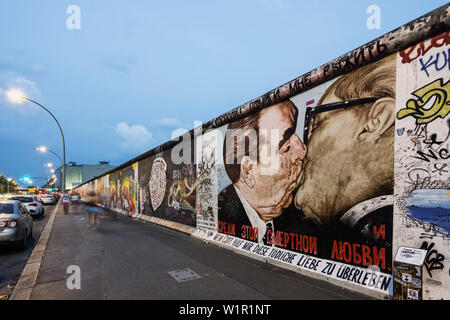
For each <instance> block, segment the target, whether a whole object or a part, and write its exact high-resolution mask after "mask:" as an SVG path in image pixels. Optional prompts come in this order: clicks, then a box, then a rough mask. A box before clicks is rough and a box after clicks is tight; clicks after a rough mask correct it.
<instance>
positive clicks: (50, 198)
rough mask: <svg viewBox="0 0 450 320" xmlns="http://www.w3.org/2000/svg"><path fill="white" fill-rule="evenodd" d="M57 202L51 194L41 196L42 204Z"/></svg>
mask: <svg viewBox="0 0 450 320" xmlns="http://www.w3.org/2000/svg"><path fill="white" fill-rule="evenodd" d="M56 202H58V201H57V200H56V198H55V196H53V195H51V194H46V195H42V196H41V203H42V204H56Z"/></svg>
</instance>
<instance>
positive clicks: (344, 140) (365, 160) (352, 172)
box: [295, 92, 394, 224]
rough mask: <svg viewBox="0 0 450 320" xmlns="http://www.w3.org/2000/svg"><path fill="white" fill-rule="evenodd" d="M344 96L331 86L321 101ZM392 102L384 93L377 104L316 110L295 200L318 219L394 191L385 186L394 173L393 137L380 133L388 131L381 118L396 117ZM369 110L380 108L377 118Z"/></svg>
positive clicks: (326, 220)
mask: <svg viewBox="0 0 450 320" xmlns="http://www.w3.org/2000/svg"><path fill="white" fill-rule="evenodd" d="M340 100H341V99H339V98H338V97H336V96H335V94H334V92H330V93H329V94H327V96H326V97H325V98H324V99H323V101H322V104H327V103H331V102H336V101H340ZM393 103H394V102H393V100H392V99H379V100H378V101H377V102H375V103H374V104H372V105H370V104H367V105H364V106H353V107H349V108H343V109H337V110H333V111H328V112H323V113H317V114H315V115H313V117H312V118H311V119H310V122H309V126H308V131H307V132H308V154H307V156H306V159H305V162H304V167H303V171H302V173H301V175H300V177H299V185H300V187H299V189H298V191H297V193H296V196H295V206H296V207H297V208H299V209H301V210H302V211H303V213H304V214H305V215H306V216H307V217H309V218H311V219H312V220H314V221H315V222H316V223H317V224H331V223H333V222H335V221H336V220H338V219H339V218H340V217H341V216H342V215H343V214H344V213H345V212H346V211H347V210H349V209H350V208H351V207H352V206H354V205H355V204H357V203H359V202H362V201H365V200H368V199H370V198H372V197H374V196H377V195H383V194H389V193H390V192H391V191H390V190H385V189H383V188H382V187H383V185H386V184H389V183H388V182H389V180H390V179H389V177H390V176H392V175H393V173H392V169H391V167H392V166H393V159H392V154H393V150H390V149H391V147H392V143H391V144H389V143H386V142H385V141H387V140H388V139H384V140H383V142H382V141H380V140H379V139H378V138H379V137H380V134H382V133H384V132H382V131H381V129H380V128H381V127H382V124H383V123H390V122H391V121H392V122H393V119H392V120H391V119H390V118H391V112H390V111H389V110H391V109H392V110H393V108H394V104H393ZM370 110H372V111H373V110H380V111H379V112H377V111H373V113H374V114H375V115H374V118H373V119H372V118H371V116H370V114H371V112H370ZM385 114H389V115H390V116H389V117H388V116H384V115H385ZM386 127H387V126H386ZM390 140H393V137H392V139H390ZM389 146H391V147H389Z"/></svg>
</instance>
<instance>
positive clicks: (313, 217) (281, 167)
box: [218, 55, 396, 292]
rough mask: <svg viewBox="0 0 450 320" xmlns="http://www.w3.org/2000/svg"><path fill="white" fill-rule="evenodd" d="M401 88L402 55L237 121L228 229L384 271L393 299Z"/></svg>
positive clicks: (226, 152)
mask: <svg viewBox="0 0 450 320" xmlns="http://www.w3.org/2000/svg"><path fill="white" fill-rule="evenodd" d="M395 83H396V55H392V56H390V57H388V58H385V59H383V60H381V61H378V62H375V63H372V64H370V65H367V66H365V67H362V68H359V69H357V70H356V71H353V72H352V73H349V74H347V75H344V76H342V77H340V78H338V79H336V80H333V81H330V82H328V83H325V84H323V85H321V86H318V87H316V88H314V89H312V90H309V91H307V92H305V93H303V94H300V95H298V96H296V97H293V98H291V99H290V100H287V101H283V102H281V103H278V104H276V105H273V106H271V107H268V108H265V109H262V110H261V111H260V112H257V113H255V114H252V115H250V116H248V117H245V118H243V119H241V120H238V121H235V122H232V123H230V124H229V125H228V126H227V131H226V133H225V137H224V139H223V143H222V144H223V146H222V147H223V153H222V157H223V162H224V166H225V170H226V173H227V176H228V178H229V182H230V183H229V184H228V185H225V184H224V183H222V184H221V185H222V186H223V187H222V189H221V190H219V195H218V206H219V213H218V216H219V225H218V231H219V232H220V233H223V234H227V235H230V236H234V237H238V238H241V239H244V240H247V241H251V242H257V243H259V244H260V245H266V246H272V247H279V248H283V249H286V250H290V251H296V252H299V253H304V254H307V255H310V256H314V257H318V258H321V259H323V260H324V261H325V260H328V261H334V262H339V263H344V264H349V265H353V266H355V267H360V268H371V269H374V270H378V271H381V272H382V273H384V274H385V275H386V274H387V275H388V276H387V277H388V278H389V281H386V282H384V284H383V290H384V291H386V292H387V291H388V290H389V287H390V286H391V281H390V280H391V278H390V273H391V268H392V219H393V192H394V190H393V188H394V131H395V127H394V122H395V89H396V84H395ZM322 264H325V262H323V263H322ZM355 270H356V269H355Z"/></svg>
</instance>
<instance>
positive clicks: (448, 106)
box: [397, 78, 450, 125]
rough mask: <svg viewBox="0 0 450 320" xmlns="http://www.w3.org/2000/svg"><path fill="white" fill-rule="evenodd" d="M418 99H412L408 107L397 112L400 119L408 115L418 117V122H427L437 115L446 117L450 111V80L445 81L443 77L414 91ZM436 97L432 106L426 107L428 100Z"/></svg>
mask: <svg viewBox="0 0 450 320" xmlns="http://www.w3.org/2000/svg"><path fill="white" fill-rule="evenodd" d="M412 94H413V95H414V96H416V97H417V100H415V99H410V100H408V102H407V103H406V108H405V109H401V110H400V111H399V112H398V113H397V117H398V118H399V119H403V118H405V117H408V116H412V117H414V118H416V124H417V125H420V124H427V123H430V122H432V121H433V120H434V119H436V118H437V117H441V118H445V117H446V116H447V115H448V113H449V112H450V101H449V97H450V81H447V82H446V83H445V84H444V83H443V79H442V78H440V79H437V80H436V81H433V82H432V83H430V84H428V85H426V86H425V87H422V88H420V89H419V90H416V91H414V92H413V93H412ZM433 98H435V100H434V103H433V105H432V106H431V107H427V108H424V106H425V105H427V103H428V102H430V101H432V99H433Z"/></svg>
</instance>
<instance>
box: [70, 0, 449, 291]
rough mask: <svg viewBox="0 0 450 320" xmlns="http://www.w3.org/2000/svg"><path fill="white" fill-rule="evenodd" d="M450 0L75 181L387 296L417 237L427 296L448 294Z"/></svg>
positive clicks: (151, 213) (276, 259)
mask: <svg viewBox="0 0 450 320" xmlns="http://www.w3.org/2000/svg"><path fill="white" fill-rule="evenodd" d="M449 8H450V5H446V6H443V7H441V8H439V9H437V10H435V11H433V12H431V13H430V14H428V15H425V16H423V17H421V18H419V19H417V20H415V21H413V22H411V23H409V24H407V25H405V26H402V27H400V28H398V29H397V30H394V31H393V32H391V33H388V34H386V35H385V36H383V37H380V38H378V39H376V40H374V41H372V42H371V43H369V44H367V45H365V46H362V47H361V48H358V49H356V50H354V51H352V52H350V53H348V54H346V55H344V56H342V57H340V58H338V59H335V60H333V61H332V62H330V63H328V64H325V65H324V66H322V67H320V68H317V69H315V70H313V71H311V72H309V73H307V74H306V75H303V76H301V77H299V78H297V79H294V80H293V81H291V82H288V83H286V84H284V85H282V86H280V87H278V88H276V89H274V90H272V91H270V92H268V93H267V94H265V95H263V96H261V97H259V98H257V99H255V100H252V101H250V102H248V103H246V104H244V105H242V106H240V107H238V108H235V109H233V110H232V111H230V112H228V113H226V114H224V115H222V116H220V117H218V118H216V119H214V120H212V121H210V122H208V123H206V124H204V125H203V126H201V128H200V129H201V130H200V134H198V131H197V134H193V133H195V132H193V131H191V132H190V133H189V134H188V135H185V136H184V137H183V139H179V140H178V141H175V142H173V141H172V142H170V143H169V142H168V143H166V144H164V145H163V146H160V147H158V148H155V149H153V150H152V151H151V152H147V153H146V154H145V157H140V158H138V159H133V160H131V161H129V162H127V163H126V164H124V165H123V166H120V167H119V169H118V170H115V171H112V172H109V173H108V174H106V175H104V176H102V177H98V178H96V179H94V180H92V181H90V182H88V183H86V184H84V185H82V186H80V187H78V188H77V190H78V191H79V192H80V193H81V194H82V197H83V199H85V200H88V201H90V202H95V203H97V204H99V205H101V206H103V207H106V208H110V209H112V210H116V211H118V212H121V213H123V214H126V215H129V216H133V217H138V218H139V217H141V218H146V217H152V218H158V219H163V220H164V221H170V224H171V225H173V226H175V225H184V226H188V227H192V229H191V230H194V231H193V233H195V234H196V235H197V236H198V237H201V238H203V239H204V240H207V241H209V242H211V243H215V244H217V245H221V246H225V247H229V248H231V249H233V250H235V251H236V252H241V253H243V254H246V255H250V256H254V257H257V258H262V259H265V261H268V262H273V263H277V264H278V265H281V266H285V267H286V268H290V269H294V270H296V271H298V272H301V273H305V274H307V275H310V276H314V277H317V278H319V279H328V280H332V282H333V283H336V284H339V285H341V286H343V287H348V288H351V289H353V290H357V291H360V292H361V293H364V294H368V295H373V296H377V297H384V298H387V297H394V298H395V295H394V292H393V281H394V280H393V256H394V255H395V253H396V251H397V249H398V248H399V247H400V246H410V247H414V248H422V249H425V250H427V252H428V254H427V258H426V260H425V268H426V272H425V273H424V281H423V284H422V285H423V292H424V295H423V297H424V299H441V298H445V299H449V298H450V296H449V293H450V281H449V280H450V279H449V275H450V269H449V268H450V263H449V262H450V261H449V259H450V258H449V256H450V252H449V251H450V250H449V246H450V237H449V232H450V225H449V222H448V221H449V218H450V206H449V203H450V201H449V199H450V197H449V196H450V189H449V187H450V183H449V182H448V181H449V179H450V174H449V170H448V169H449V168H448V157H449V155H448V153H449V150H450V149H449V148H450V146H449V144H450V116H449V115H448V114H449V113H450V101H449V96H450V85H449V78H450V44H449V31H448V30H449V29H450V28H449V25H450V23H449V17H448V12H449ZM237 130H239V131H237ZM271 130H272V131H273V130H276V133H277V134H269V133H270V132H272V131H271ZM194 131H195V130H194ZM235 132H239V134H233V133H235ZM230 133H231V134H230ZM252 137H256V139H253V138H252ZM230 146H232V147H231V148H230ZM236 146H243V149H242V150H240V149H239V148H237V147H236ZM273 149H274V150H275V151H276V157H275V158H274V157H271V156H268V153H267V152H268V150H273ZM239 150H240V151H239ZM180 154H182V155H183V157H184V159H188V160H183V161H179V159H178V160H177V161H175V159H174V155H175V156H178V158H179V155H180ZM229 159H231V160H232V161H231V162H230V161H229ZM272 160H274V161H275V160H276V166H275V168H276V170H271V169H270V168H272V169H273V167H274V166H272V165H273V163H271V161H272ZM268 167H269V169H267V168H268Z"/></svg>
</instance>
